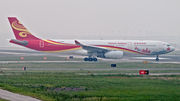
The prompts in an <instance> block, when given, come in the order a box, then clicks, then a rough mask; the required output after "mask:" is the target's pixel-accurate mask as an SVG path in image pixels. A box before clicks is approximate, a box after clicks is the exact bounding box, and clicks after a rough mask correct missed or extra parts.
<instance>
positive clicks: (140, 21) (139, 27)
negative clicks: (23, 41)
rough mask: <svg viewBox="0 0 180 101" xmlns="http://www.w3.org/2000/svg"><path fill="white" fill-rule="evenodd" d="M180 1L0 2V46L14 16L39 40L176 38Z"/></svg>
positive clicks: (179, 33) (9, 33) (9, 35)
mask: <svg viewBox="0 0 180 101" xmlns="http://www.w3.org/2000/svg"><path fill="white" fill-rule="evenodd" d="M179 4H180V0H0V35H1V37H0V40H1V42H0V47H1V46H5V45H7V44H8V41H7V40H6V39H13V38H15V37H14V35H13V32H12V29H11V27H10V24H9V22H8V19H7V17H17V18H18V19H19V21H20V22H21V23H22V24H23V25H24V26H25V27H26V28H27V29H28V30H29V32H31V33H32V34H34V35H35V36H37V37H39V38H42V39H103V40H106V39H125V38H126V37H130V38H132V39H133V38H134V39H137V38H136V37H142V38H147V37H154V38H155V39H157V38H159V36H174V37H180V12H179V11H180V6H179Z"/></svg>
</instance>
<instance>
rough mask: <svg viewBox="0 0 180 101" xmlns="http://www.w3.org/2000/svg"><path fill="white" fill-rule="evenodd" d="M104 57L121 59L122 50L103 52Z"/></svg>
mask: <svg viewBox="0 0 180 101" xmlns="http://www.w3.org/2000/svg"><path fill="white" fill-rule="evenodd" d="M104 56H105V58H109V59H122V58H123V52H122V51H110V52H107V53H105V54H104Z"/></svg>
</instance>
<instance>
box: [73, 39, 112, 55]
mask: <svg viewBox="0 0 180 101" xmlns="http://www.w3.org/2000/svg"><path fill="white" fill-rule="evenodd" d="M75 43H76V45H79V46H81V47H82V48H83V49H85V50H87V51H89V52H92V51H96V52H108V51H111V50H110V49H108V48H103V47H98V46H92V45H84V44H81V43H80V42H78V41H77V40H75Z"/></svg>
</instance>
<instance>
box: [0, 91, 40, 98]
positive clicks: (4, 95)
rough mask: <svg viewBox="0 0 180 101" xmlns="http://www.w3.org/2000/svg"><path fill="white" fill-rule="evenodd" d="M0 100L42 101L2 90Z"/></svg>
mask: <svg viewBox="0 0 180 101" xmlns="http://www.w3.org/2000/svg"><path fill="white" fill-rule="evenodd" d="M0 98H2V99H6V100H9V101H41V100H38V99H36V98H32V97H29V96H25V95H20V94H16V93H12V92H10V91H7V90H2V89H0Z"/></svg>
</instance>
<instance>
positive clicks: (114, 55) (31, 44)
mask: <svg viewBox="0 0 180 101" xmlns="http://www.w3.org/2000/svg"><path fill="white" fill-rule="evenodd" d="M8 20H9V23H10V26H11V28H12V30H13V32H14V35H15V37H16V39H11V40H10V42H11V43H13V44H17V45H20V46H24V47H27V48H30V49H33V50H37V51H41V52H46V53H61V54H67V55H82V56H87V57H86V58H84V61H97V57H99V58H107V59H122V58H123V56H133V55H156V56H157V57H156V61H159V55H161V54H167V53H170V52H172V51H174V50H175V48H174V47H173V46H171V45H170V44H169V43H166V42H162V41H150V40H51V39H40V38H37V37H35V36H34V35H33V34H32V33H30V32H29V31H28V30H27V29H26V28H25V27H24V26H23V24H22V23H21V22H19V20H18V19H17V18H16V17H8Z"/></svg>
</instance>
